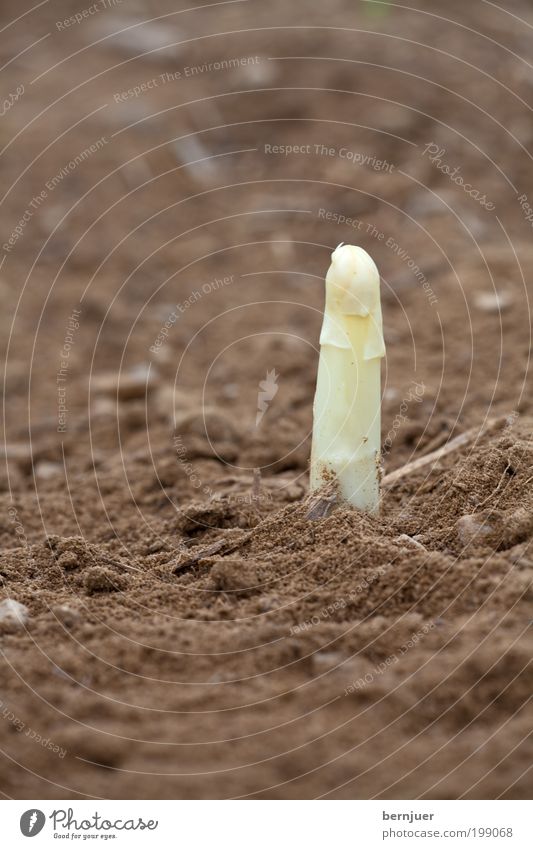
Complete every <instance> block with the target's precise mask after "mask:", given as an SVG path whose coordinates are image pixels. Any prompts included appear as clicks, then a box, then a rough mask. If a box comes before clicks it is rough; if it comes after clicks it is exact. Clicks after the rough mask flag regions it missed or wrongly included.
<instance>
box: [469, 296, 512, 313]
mask: <svg viewBox="0 0 533 849" xmlns="http://www.w3.org/2000/svg"><path fill="white" fill-rule="evenodd" d="M512 303H513V296H512V295H511V293H510V292H480V293H479V294H478V295H476V297H475V304H476V307H478V309H480V310H483V312H490V313H499V312H503V311H504V310H506V309H508V307H510V306H511V304H512Z"/></svg>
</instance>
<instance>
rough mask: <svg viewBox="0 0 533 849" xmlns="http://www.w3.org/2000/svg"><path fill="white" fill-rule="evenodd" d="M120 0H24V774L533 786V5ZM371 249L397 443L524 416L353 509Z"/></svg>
mask: <svg viewBox="0 0 533 849" xmlns="http://www.w3.org/2000/svg"><path fill="white" fill-rule="evenodd" d="M104 5H105V4H104ZM107 5H108V7H107V8H104V7H103V6H102V4H100V5H97V6H95V7H91V8H92V9H93V11H92V12H91V11H90V10H89V11H87V10H88V9H89V4H87V6H86V7H85V11H86V12H87V14H85V12H84V7H83V5H82V4H81V3H79V2H72V3H71V2H63V0H60V2H55V0H52V2H49V3H45V4H44V5H42V6H39V8H37V9H36V10H35V11H33V12H31V13H30V12H28V14H26V15H24V13H25V12H26V11H28V10H29V9H30V4H28V3H26V2H25V0H24V2H23V3H22V4H21V3H20V2H18V3H15V2H10V0H6V1H5V2H4V3H3V8H2V13H1V18H2V20H1V21H0V23H1V26H2V27H6V29H5V30H4V38H3V40H2V45H1V47H0V53H1V56H0V58H1V60H2V66H3V67H2V75H3V91H4V92H6V93H9V94H10V95H11V98H10V99H8V101H6V102H5V103H4V105H3V108H2V111H3V114H2V119H1V123H0V134H1V139H0V141H1V148H2V152H1V157H0V164H1V168H2V175H3V180H2V206H1V222H2V240H1V241H2V249H1V257H0V258H1V259H2V266H1V269H0V293H1V296H2V311H1V314H0V322H1V326H2V333H1V338H2V340H3V356H4V363H5V371H4V386H5V393H4V396H5V403H4V416H3V422H4V435H5V440H6V458H5V463H4V464H3V467H2V472H1V474H0V489H1V492H0V498H1V502H2V503H1V509H0V534H1V551H0V582H1V586H0V600H2V601H6V600H7V601H8V605H7V606H6V605H5V604H0V650H1V658H0V659H1V664H0V719H1V722H0V747H1V750H2V759H1V761H0V789H1V791H2V793H3V794H4V795H5V796H7V797H14V798H37V799H38V798H41V799H42V798H86V797H88V798H90V797H103V798H208V797H209V798H228V797H243V796H247V797H255V798H311V797H327V798H373V797H382V798H417V797H426V798H458V797H461V798H496V797H504V798H523V797H527V796H528V794H529V793H530V780H529V777H528V770H529V768H530V766H531V758H532V746H531V739H530V732H531V711H530V701H529V700H530V697H531V696H530V694H531V674H530V669H528V664H529V662H530V657H531V621H532V620H531V599H532V591H531V575H532V571H533V560H532V559H531V553H530V544H531V540H532V539H533V489H532V481H533V438H532V423H533V406H532V403H531V400H530V391H531V380H530V373H529V355H530V315H529V300H528V299H529V293H530V292H531V281H532V274H533V242H532V238H531V226H532V225H531V222H530V221H529V220H528V215H530V214H531V216H532V217H533V213H532V212H530V210H529V209H528V204H529V203H531V205H532V206H533V177H532V173H533V171H532V161H531V160H532V154H531V152H530V150H531V149H532V144H533V123H532V121H531V105H532V104H533V76H532V74H533V70H532V68H533V46H532V45H533V41H532V39H531V29H532V27H533V6H532V4H531V3H528V2H525V0H524V2H522V0H513V2H508V3H506V4H505V7H506V8H505V11H501V10H499V9H498V7H497V4H493V3H488V2H484V0H472V2H470V3H464V2H456V0H447V2H444V0H440V2H426V0H424V2H420V3H418V4H416V5H418V6H419V7H420V8H419V10H417V9H416V8H414V6H413V7H412V8H408V7H407V6H403V7H401V6H398V7H394V5H391V6H387V5H385V6H384V5H382V4H381V5H380V4H374V3H368V2H360V3H354V2H352V1H351V0H350V2H348V0H331V2H329V3H328V4H327V5H326V4H323V3H319V2H307V3H305V2H303V0H298V2H294V3H292V4H291V3H286V2H280V0H270V2H268V3H261V2H260V0H249V1H248V0H247V2H229V3H225V4H218V5H216V4H211V5H209V6H204V7H203V8H202V5H201V4H183V5H181V4H179V5H178V7H176V5H175V4H170V3H169V4H166V5H165V4H164V3H163V2H159V0H157V2H145V3H142V2H133V0H131V2H130V0H128V2H127V3H126V2H125V0H124V2H123V3H121V4H119V3H112V2H110V3H109V4H107ZM196 6H198V8H195V7H196ZM76 14H78V15H79V16H80V15H81V17H78V19H76V17H75V16H76ZM21 15H24V16H23V17H20V16H21ZM71 16H74V17H73V18H72V17H71ZM15 19H18V20H15ZM142 21H145V23H141V22H142ZM146 21H147V23H146ZM6 97H7V94H6ZM461 180H462V182H461ZM347 219H348V220H347ZM341 241H345V242H351V243H355V244H360V245H362V246H363V247H364V248H365V249H366V250H368V251H369V252H370V253H371V254H372V256H373V257H374V258H375V260H376V262H377V264H378V266H379V268H380V270H381V272H382V293H383V312H384V323H385V339H386V344H387V357H386V360H385V361H384V367H383V445H384V466H385V472H386V473H390V472H391V471H393V470H394V469H399V468H401V467H402V466H404V464H406V463H408V462H409V461H410V460H412V459H414V458H417V457H421V456H423V455H425V454H428V453H429V452H432V451H434V450H436V449H438V448H439V447H441V446H443V445H445V444H446V443H447V442H448V441H449V440H452V439H454V438H455V437H457V436H459V435H460V434H464V433H466V432H467V431H469V430H470V429H472V428H473V429H474V431H473V432H474V433H475V434H476V433H478V432H479V431H480V429H481V428H482V426H484V425H486V424H487V422H488V423H489V426H488V427H487V428H486V429H485V430H483V432H482V433H481V434H480V435H479V436H478V437H477V438H473V439H470V440H469V441H468V440H467V441H466V442H465V444H464V445H463V446H462V447H459V448H455V449H454V450H452V451H450V452H448V453H447V454H445V455H444V456H443V457H441V459H439V460H437V461H435V462H433V463H430V464H428V465H426V466H424V467H423V468H421V469H419V470H417V471H414V472H411V473H409V474H406V475H404V476H403V477H401V478H400V479H399V480H397V481H396V482H394V483H392V484H390V485H387V486H386V487H385V490H384V497H383V506H382V513H381V515H380V516H379V517H376V518H371V517H367V516H364V515H361V514H359V513H357V512H354V511H350V510H346V509H343V508H337V509H333V510H332V511H331V512H330V514H329V515H328V516H326V517H325V518H323V519H319V520H316V519H310V518H308V516H307V514H308V511H309V507H310V502H309V497H308V457H309V448H310V428H311V407H312V398H313V392H314V382H315V375H316V366H317V344H318V333H319V328H320V322H321V310H322V304H323V276H324V273H325V271H326V269H327V266H328V264H329V255H330V252H331V250H332V249H333V248H334V247H335V245H337V244H338V243H339V242H341ZM269 373H270V375H271V377H270V379H271V380H275V382H276V385H277V387H278V390H277V392H276V394H275V397H274V398H273V399H272V402H271V403H270V405H269V407H268V409H267V411H266V413H265V415H264V416H263V418H262V419H261V421H260V422H259V424H256V413H257V409H258V393H259V392H260V389H261V387H260V382H261V381H264V380H265V379H267V375H268V374H269ZM273 373H274V374H275V377H274V376H273ZM257 470H259V471H257ZM11 601H14V602H17V603H18V604H20V605H24V607H23V608H20V607H17V606H16V605H12V604H11Z"/></svg>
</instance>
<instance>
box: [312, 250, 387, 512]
mask: <svg viewBox="0 0 533 849" xmlns="http://www.w3.org/2000/svg"><path fill="white" fill-rule="evenodd" d="M331 260H332V261H331V265H330V267H329V271H328V273H327V276H326V306H325V310H324V320H323V324H322V332H321V334H320V359H319V363H318V375H317V385H316V393H315V401H314V406H313V416H314V422H313V442H312V449H311V490H312V491H314V490H317V489H320V488H321V487H323V486H324V485H325V484H326V483H330V484H331V483H333V484H334V486H335V488H336V490H337V496H338V498H339V499H340V500H341V501H345V502H347V503H349V504H352V505H353V506H354V507H357V508H359V509H360V510H365V511H367V512H370V513H374V512H377V510H379V494H380V493H379V490H380V442H381V376H380V366H381V363H380V361H381V358H382V357H383V356H384V355H385V343H384V341H383V325H382V318H381V301H380V294H379V272H378V270H377V268H376V266H375V263H374V261H373V260H372V258H371V257H370V256H369V255H368V254H367V253H366V251H364V250H363V249H362V248H358V247H355V246H354V245H342V244H341V245H339V247H338V248H337V249H336V250H335V251H334V252H333V254H332V256H331Z"/></svg>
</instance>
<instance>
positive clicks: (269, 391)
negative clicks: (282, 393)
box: [255, 368, 279, 427]
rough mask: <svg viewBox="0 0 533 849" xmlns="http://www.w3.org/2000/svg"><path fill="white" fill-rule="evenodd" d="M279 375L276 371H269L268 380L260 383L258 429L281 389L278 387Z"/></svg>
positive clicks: (256, 418) (256, 421)
mask: <svg viewBox="0 0 533 849" xmlns="http://www.w3.org/2000/svg"><path fill="white" fill-rule="evenodd" d="M278 378H279V374H276V369H275V368H273V369H272V371H267V375H266V378H265V379H264V380H260V381H259V392H258V393H257V415H256V417H255V426H256V427H257V426H258V425H259V423H260V421H261V419H262V418H263V416H264V415H265V413H266V411H267V410H268V408H269V406H270V402H271V401H272V400H273V399H274V398H275V396H276V393H277V391H278V389H279V386H278Z"/></svg>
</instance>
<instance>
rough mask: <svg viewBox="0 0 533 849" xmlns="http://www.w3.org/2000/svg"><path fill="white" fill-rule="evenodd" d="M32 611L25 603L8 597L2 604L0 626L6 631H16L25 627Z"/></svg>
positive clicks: (0, 605)
mask: <svg viewBox="0 0 533 849" xmlns="http://www.w3.org/2000/svg"><path fill="white" fill-rule="evenodd" d="M29 615H30V612H29V610H28V608H27V607H26V605H25V604H21V603H20V602H19V601H15V600H14V599H12V598H6V599H5V601H3V602H2V603H1V604H0V628H1V629H2V630H5V631H16V630H17V629H18V628H23V627H24V625H26V623H27V621H28V619H29Z"/></svg>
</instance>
